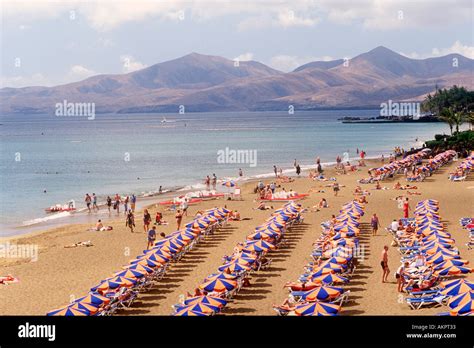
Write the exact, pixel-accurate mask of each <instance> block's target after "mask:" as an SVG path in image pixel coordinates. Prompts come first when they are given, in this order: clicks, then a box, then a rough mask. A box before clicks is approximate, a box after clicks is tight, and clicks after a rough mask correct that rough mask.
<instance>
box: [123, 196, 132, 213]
mask: <svg viewBox="0 0 474 348" xmlns="http://www.w3.org/2000/svg"><path fill="white" fill-rule="evenodd" d="M129 200H130V197H129V196H126V197H125V199H124V200H123V213H124V214H125V215H127V213H128V201H129Z"/></svg>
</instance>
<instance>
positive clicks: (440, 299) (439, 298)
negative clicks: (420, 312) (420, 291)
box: [406, 295, 448, 309]
mask: <svg viewBox="0 0 474 348" xmlns="http://www.w3.org/2000/svg"><path fill="white" fill-rule="evenodd" d="M447 299H448V296H444V295H434V296H427V297H408V298H407V299H406V301H407V304H408V305H409V306H410V308H411V309H420V308H422V307H438V306H441V305H443V304H444V302H445V301H446V300H447Z"/></svg>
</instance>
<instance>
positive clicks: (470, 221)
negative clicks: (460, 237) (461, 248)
mask: <svg viewBox="0 0 474 348" xmlns="http://www.w3.org/2000/svg"><path fill="white" fill-rule="evenodd" d="M459 224H460V225H461V226H462V228H464V229H466V230H468V231H469V242H467V243H466V246H467V248H468V249H469V250H471V249H473V248H474V218H462V219H460V220H459Z"/></svg>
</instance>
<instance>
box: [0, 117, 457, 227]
mask: <svg viewBox="0 0 474 348" xmlns="http://www.w3.org/2000/svg"><path fill="white" fill-rule="evenodd" d="M377 114H378V110H344V111H334V110H332V111H311V112H296V113H295V114H293V115H289V114H288V113H283V112H252V113H249V112H243V113H225V114H222V113H200V114H184V115H179V114H167V115H163V114H160V115H154V114H133V115H115V114H114V115H100V114H99V115H96V117H95V119H94V120H88V119H87V118H85V117H55V116H54V115H23V116H19V115H15V116H8V115H3V116H1V117H0V123H1V126H0V136H1V138H0V139H1V140H0V143H1V152H0V160H1V161H0V175H1V192H0V210H1V213H2V214H1V215H2V224H1V226H0V227H1V228H2V231H3V232H2V233H3V234H7V232H6V231H8V230H9V228H10V227H12V226H21V225H22V224H24V223H25V222H26V221H29V220H31V219H36V218H40V219H41V218H43V217H45V216H46V214H45V213H44V208H46V207H49V206H51V205H54V204H56V203H65V202H67V201H68V200H70V199H74V200H75V201H76V202H77V203H78V207H79V208H82V207H83V196H84V194H85V193H86V192H88V193H92V192H95V193H96V194H97V195H98V197H99V201H100V200H103V198H104V197H105V196H107V195H111V196H112V195H113V194H115V193H119V194H130V193H132V192H134V193H138V194H142V193H146V192H151V191H156V190H157V189H158V187H159V186H160V185H162V186H163V187H164V188H169V189H179V188H183V187H187V188H190V185H191V186H193V187H194V188H196V189H199V188H203V186H202V181H203V178H204V177H205V176H206V175H212V173H216V175H217V176H218V177H219V178H224V177H235V176H237V173H238V169H239V168H242V170H243V172H244V176H245V177H250V176H255V175H258V174H267V173H272V171H273V165H277V166H278V167H282V168H291V167H292V165H293V161H294V159H295V158H296V159H297V160H298V162H299V163H300V164H301V165H302V166H303V167H304V166H307V165H313V164H314V161H315V158H316V156H320V158H321V160H322V161H323V162H332V161H334V159H335V157H336V156H337V155H342V154H343V153H344V152H347V151H348V152H349V156H351V157H355V156H356V148H359V149H364V150H365V151H366V152H367V155H368V156H374V155H379V154H381V153H390V151H391V150H392V149H393V147H394V146H396V145H402V146H405V147H406V148H408V147H410V146H414V144H415V139H416V138H418V139H419V140H426V139H430V138H432V137H433V135H434V134H435V133H443V132H446V133H447V132H448V131H449V130H448V128H447V126H446V125H444V124H440V123H425V124H403V123H398V124H371V125H369V124H342V123H341V122H340V121H337V118H339V117H343V116H376V115H377ZM163 116H165V117H166V119H167V120H168V121H169V122H167V123H162V122H161V120H162V119H163ZM226 147H227V148H229V149H230V150H251V151H256V154H257V162H256V166H255V167H251V166H250V165H251V164H250V163H240V164H239V163H234V164H230V163H219V162H218V160H217V159H218V156H217V153H218V151H219V150H225V148H226ZM44 190H46V193H44ZM38 221H42V220H38ZM20 232H23V230H17V232H16V233H20Z"/></svg>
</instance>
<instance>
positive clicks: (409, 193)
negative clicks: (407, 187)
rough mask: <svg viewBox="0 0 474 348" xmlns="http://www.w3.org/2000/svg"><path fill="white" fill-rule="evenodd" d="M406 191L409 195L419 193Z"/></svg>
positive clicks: (418, 193)
mask: <svg viewBox="0 0 474 348" xmlns="http://www.w3.org/2000/svg"><path fill="white" fill-rule="evenodd" d="M407 193H408V194H409V195H421V193H420V192H410V191H407Z"/></svg>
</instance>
